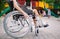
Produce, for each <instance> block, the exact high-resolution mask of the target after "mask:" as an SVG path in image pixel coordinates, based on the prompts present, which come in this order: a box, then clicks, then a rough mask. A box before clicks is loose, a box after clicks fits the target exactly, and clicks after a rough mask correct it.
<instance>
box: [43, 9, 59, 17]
mask: <svg viewBox="0 0 60 39" xmlns="http://www.w3.org/2000/svg"><path fill="white" fill-rule="evenodd" d="M44 10H45V11H48V9H47V8H44ZM51 16H54V17H57V18H58V17H59V15H57V14H55V13H54V12H53V11H51Z"/></svg>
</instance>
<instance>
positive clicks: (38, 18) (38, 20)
mask: <svg viewBox="0 0 60 39" xmlns="http://www.w3.org/2000/svg"><path fill="white" fill-rule="evenodd" d="M36 20H37V21H36V26H41V27H42V26H43V22H42V20H41V19H40V17H39V16H36Z"/></svg>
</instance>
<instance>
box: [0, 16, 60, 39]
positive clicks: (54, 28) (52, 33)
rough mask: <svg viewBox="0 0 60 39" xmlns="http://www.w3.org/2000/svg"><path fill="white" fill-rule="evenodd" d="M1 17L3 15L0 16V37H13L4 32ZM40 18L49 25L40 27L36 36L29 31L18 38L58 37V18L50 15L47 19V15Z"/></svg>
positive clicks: (57, 38)
mask: <svg viewBox="0 0 60 39" xmlns="http://www.w3.org/2000/svg"><path fill="white" fill-rule="evenodd" d="M3 19H4V17H0V39H13V38H11V37H10V36H8V35H7V34H6V33H5V31H4V28H3ZM42 20H43V21H44V22H46V23H48V24H49V27H47V28H40V33H39V36H38V37H36V36H35V35H34V33H33V32H32V33H31V32H30V33H28V34H27V35H26V36H24V37H23V38H19V39H60V18H55V17H51V18H50V19H48V18H47V17H43V18H42Z"/></svg>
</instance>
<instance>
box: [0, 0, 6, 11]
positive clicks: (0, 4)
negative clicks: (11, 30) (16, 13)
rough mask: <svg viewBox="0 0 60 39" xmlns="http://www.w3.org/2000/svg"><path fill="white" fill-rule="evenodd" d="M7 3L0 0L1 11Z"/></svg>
mask: <svg viewBox="0 0 60 39" xmlns="http://www.w3.org/2000/svg"><path fill="white" fill-rule="evenodd" d="M5 3H6V1H5V0H0V12H1V10H3V9H4V8H5V7H4V4H5Z"/></svg>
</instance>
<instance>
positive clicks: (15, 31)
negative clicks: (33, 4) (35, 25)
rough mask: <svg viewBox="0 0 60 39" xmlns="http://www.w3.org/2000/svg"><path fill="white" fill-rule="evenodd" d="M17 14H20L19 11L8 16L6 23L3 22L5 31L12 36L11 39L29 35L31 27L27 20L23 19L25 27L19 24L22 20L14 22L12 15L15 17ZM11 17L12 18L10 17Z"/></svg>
mask: <svg viewBox="0 0 60 39" xmlns="http://www.w3.org/2000/svg"><path fill="white" fill-rule="evenodd" d="M16 13H17V14H19V12H18V11H13V12H10V13H8V14H7V15H6V17H5V19H4V22H3V25H4V29H5V32H6V33H7V34H8V35H10V36H11V37H23V36H24V35H26V34H27V33H28V31H29V25H28V23H27V22H26V20H25V19H23V21H22V23H23V25H24V26H22V25H21V23H20V22H19V21H20V20H18V21H15V20H13V19H12V15H11V14H13V15H14V14H16ZM9 16H11V17H9ZM14 22H16V23H15V24H14ZM13 24H14V25H13ZM17 26H18V27H17Z"/></svg>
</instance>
